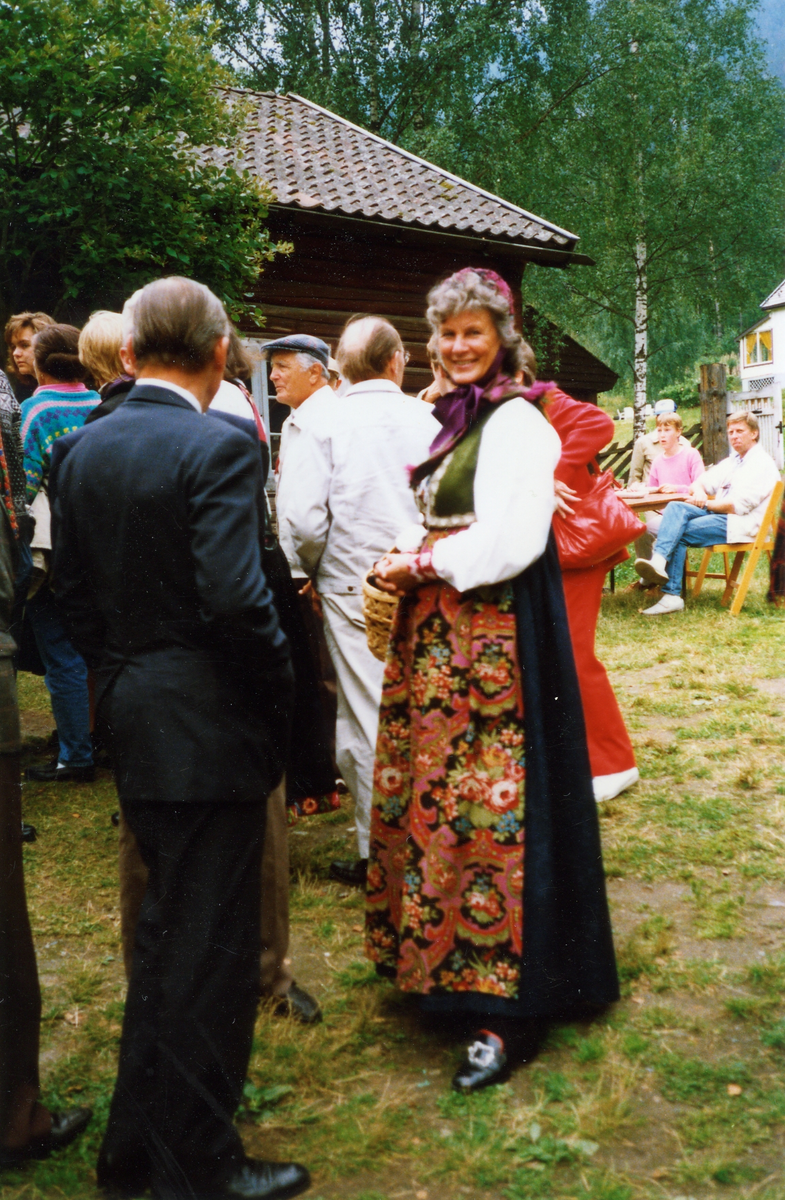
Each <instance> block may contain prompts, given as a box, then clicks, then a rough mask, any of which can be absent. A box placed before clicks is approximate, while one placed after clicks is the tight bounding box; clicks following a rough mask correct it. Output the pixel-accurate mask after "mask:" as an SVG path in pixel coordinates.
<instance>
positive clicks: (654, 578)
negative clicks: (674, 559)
mask: <svg viewBox="0 0 785 1200" xmlns="http://www.w3.org/2000/svg"><path fill="white" fill-rule="evenodd" d="M666 565H667V563H666V560H665V559H664V558H663V556H662V555H661V554H652V556H651V558H636V559H635V570H636V571H637V572H638V574H639V575H640V577H641V579H642V580H643V582H644V583H667V582H668V572H667V570H666V569H665V568H666Z"/></svg>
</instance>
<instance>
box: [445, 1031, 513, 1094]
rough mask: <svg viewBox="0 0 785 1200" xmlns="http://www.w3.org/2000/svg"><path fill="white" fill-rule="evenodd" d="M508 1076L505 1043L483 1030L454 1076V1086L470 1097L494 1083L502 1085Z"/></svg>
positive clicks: (493, 1034) (457, 1090) (456, 1089)
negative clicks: (472, 1093) (470, 1094)
mask: <svg viewBox="0 0 785 1200" xmlns="http://www.w3.org/2000/svg"><path fill="white" fill-rule="evenodd" d="M507 1074H508V1071H507V1054H506V1052H505V1049H504V1042H503V1041H502V1039H501V1038H500V1037H497V1035H496V1034H495V1033H489V1032H488V1031H487V1030H485V1029H482V1030H480V1032H479V1033H478V1034H477V1036H476V1037H475V1039H474V1041H473V1042H472V1044H471V1045H470V1046H469V1048H468V1049H467V1051H466V1058H465V1059H464V1060H463V1062H462V1063H461V1065H460V1066H459V1068H458V1070H457V1071H456V1072H455V1075H454V1076H453V1081H452V1086H453V1088H454V1089H455V1091H456V1092H463V1093H464V1095H468V1093H469V1092H476V1091H479V1089H480V1088H484V1087H489V1086H490V1084H492V1083H501V1082H502V1080H503V1079H506V1077H507Z"/></svg>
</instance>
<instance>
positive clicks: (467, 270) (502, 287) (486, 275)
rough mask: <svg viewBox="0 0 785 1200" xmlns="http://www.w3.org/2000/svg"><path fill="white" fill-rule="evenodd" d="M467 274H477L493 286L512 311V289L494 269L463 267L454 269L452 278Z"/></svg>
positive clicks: (462, 277)
mask: <svg viewBox="0 0 785 1200" xmlns="http://www.w3.org/2000/svg"><path fill="white" fill-rule="evenodd" d="M467 275H479V277H480V279H481V280H482V281H483V283H487V284H488V285H489V286H490V287H492V288H495V289H496V291H497V292H499V294H500V295H502V296H503V297H504V299H505V300H506V301H507V307H508V308H509V310H510V312H512V311H513V295H512V289H511V287H510V285H509V284H508V283H505V281H504V280H503V279H502V277H501V275H499V274H498V273H497V272H496V271H491V269H490V268H489V267H464V268H463V270H462V271H456V272H455V274H454V275H453V276H452V278H453V279H464V278H465V277H466V276H467Z"/></svg>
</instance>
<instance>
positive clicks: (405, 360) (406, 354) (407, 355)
mask: <svg viewBox="0 0 785 1200" xmlns="http://www.w3.org/2000/svg"><path fill="white" fill-rule="evenodd" d="M402 353H403V365H404V366H406V365H407V364H408V362H409V359H410V358H411V354H410V353H409V351H408V350H404V351H403V352H402Z"/></svg>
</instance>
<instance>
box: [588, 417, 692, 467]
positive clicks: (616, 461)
mask: <svg viewBox="0 0 785 1200" xmlns="http://www.w3.org/2000/svg"><path fill="white" fill-rule="evenodd" d="M684 436H685V437H686V439H687V441H688V442H689V443H690V445H691V446H694V447H695V449H696V450H700V452H701V454H702V453H703V427H702V425H701V424H700V422H698V424H697V425H693V426H692V428H691V429H685V430H684ZM634 445H635V439H634V438H633V439H632V440H631V441H629V442H627V443H626V445H624V446H620V445H619V443H618V442H611V444H610V446H608V448H607V449H606V450H601V451H600V453H599V454H598V455H597V461H598V462H599V464H600V466H601V467H602V469H603V471H613V473H614V475H615V476H616V478H617V479H618V480H619V481H620V482H621V481H622V480H626V478H627V475H628V474H629V470H630V462H631V460H632V448H633V446H634Z"/></svg>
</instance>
